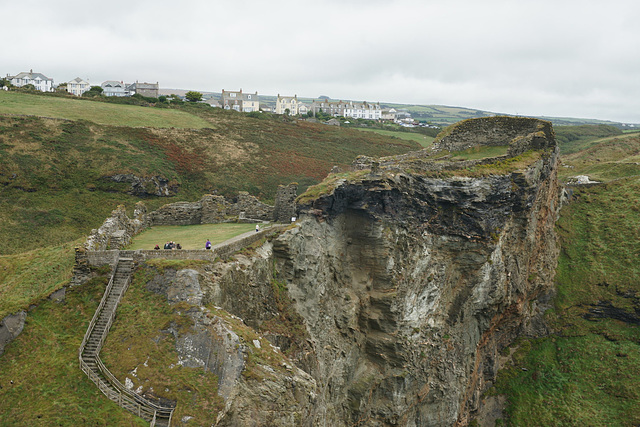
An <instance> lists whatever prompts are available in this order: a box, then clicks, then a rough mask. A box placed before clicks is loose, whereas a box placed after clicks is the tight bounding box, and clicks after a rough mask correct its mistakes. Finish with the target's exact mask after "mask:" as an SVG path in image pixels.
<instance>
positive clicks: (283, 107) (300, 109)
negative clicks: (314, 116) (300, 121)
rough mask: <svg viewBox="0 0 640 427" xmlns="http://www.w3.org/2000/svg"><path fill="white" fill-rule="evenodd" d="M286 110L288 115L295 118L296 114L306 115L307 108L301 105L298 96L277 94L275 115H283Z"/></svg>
mask: <svg viewBox="0 0 640 427" xmlns="http://www.w3.org/2000/svg"><path fill="white" fill-rule="evenodd" d="M287 110H289V114H291V115H292V116H295V115H298V114H307V112H308V111H309V107H308V106H307V105H305V104H304V103H302V101H298V95H294V96H281V95H280V94H278V100H277V101H276V114H285V113H286V112H287Z"/></svg>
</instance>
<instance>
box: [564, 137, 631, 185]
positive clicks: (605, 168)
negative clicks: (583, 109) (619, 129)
mask: <svg viewBox="0 0 640 427" xmlns="http://www.w3.org/2000/svg"><path fill="white" fill-rule="evenodd" d="M562 162H563V164H564V165H565V166H566V167H563V168H561V169H560V177H561V178H563V179H566V178H567V177H569V176H575V175H588V176H589V177H590V178H591V179H592V180H595V181H605V182H606V181H611V180H616V179H619V178H624V177H631V176H636V175H640V135H639V134H624V135H619V136H612V137H606V138H601V139H597V140H594V141H592V142H590V143H589V144H588V145H587V148H585V149H583V150H582V151H578V152H575V153H570V154H567V155H565V156H563V157H562Z"/></svg>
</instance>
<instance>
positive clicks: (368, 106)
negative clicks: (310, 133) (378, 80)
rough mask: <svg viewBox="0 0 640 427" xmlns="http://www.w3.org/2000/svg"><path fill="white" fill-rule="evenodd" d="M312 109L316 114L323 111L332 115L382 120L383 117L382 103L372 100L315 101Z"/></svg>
mask: <svg viewBox="0 0 640 427" xmlns="http://www.w3.org/2000/svg"><path fill="white" fill-rule="evenodd" d="M311 110H312V111H313V113H314V114H316V113H318V112H319V111H322V112H323V113H325V114H329V115H331V116H334V117H335V116H343V117H352V118H354V119H370V120H380V119H381V118H382V109H381V108H380V103H377V104H372V103H370V102H366V101H365V102H353V101H346V102H345V101H339V102H330V101H327V100H319V101H314V102H313V104H311Z"/></svg>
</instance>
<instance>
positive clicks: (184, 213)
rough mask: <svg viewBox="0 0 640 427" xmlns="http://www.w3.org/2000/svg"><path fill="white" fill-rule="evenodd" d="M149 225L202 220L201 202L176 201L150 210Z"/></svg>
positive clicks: (189, 222)
mask: <svg viewBox="0 0 640 427" xmlns="http://www.w3.org/2000/svg"><path fill="white" fill-rule="evenodd" d="M150 216H151V225H152V226H153V225H194V224H200V223H201V222H202V203H201V202H176V203H170V204H168V205H164V206H162V207H160V208H159V209H157V210H155V211H153V212H151V215H150Z"/></svg>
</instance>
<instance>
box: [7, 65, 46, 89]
mask: <svg viewBox="0 0 640 427" xmlns="http://www.w3.org/2000/svg"><path fill="white" fill-rule="evenodd" d="M7 79H8V80H9V81H11V84H12V85H14V86H16V87H21V86H24V85H34V86H35V88H36V89H37V90H39V91H42V92H53V79H50V78H49V77H47V76H45V75H44V74H40V73H34V72H33V70H29V72H28V73H27V72H26V71H25V72H22V73H20V74H18V75H16V76H10V75H8V74H7Z"/></svg>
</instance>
